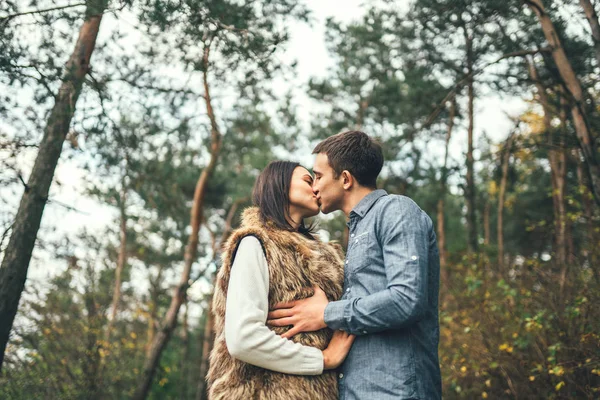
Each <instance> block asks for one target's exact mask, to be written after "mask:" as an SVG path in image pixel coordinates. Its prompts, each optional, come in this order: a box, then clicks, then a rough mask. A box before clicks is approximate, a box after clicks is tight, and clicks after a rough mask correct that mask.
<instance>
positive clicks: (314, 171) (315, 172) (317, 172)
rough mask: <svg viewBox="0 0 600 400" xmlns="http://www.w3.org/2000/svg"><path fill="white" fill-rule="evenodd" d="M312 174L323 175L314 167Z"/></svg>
mask: <svg viewBox="0 0 600 400" xmlns="http://www.w3.org/2000/svg"><path fill="white" fill-rule="evenodd" d="M313 174H315V175H317V174H319V175H323V174H322V173H320V172H319V171H317V170H315V169H314V168H313Z"/></svg>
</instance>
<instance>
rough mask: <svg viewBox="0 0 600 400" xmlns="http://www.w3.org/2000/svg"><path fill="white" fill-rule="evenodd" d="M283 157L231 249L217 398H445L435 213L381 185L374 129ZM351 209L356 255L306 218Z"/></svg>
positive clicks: (262, 178) (211, 382) (220, 324)
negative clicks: (305, 160)
mask: <svg viewBox="0 0 600 400" xmlns="http://www.w3.org/2000/svg"><path fill="white" fill-rule="evenodd" d="M313 154H315V161H314V165H313V168H312V174H311V173H310V172H309V171H308V170H307V169H306V168H304V167H302V166H301V165H299V164H298V163H294V162H289V161H274V162H271V163H270V164H269V165H268V166H267V167H266V168H265V169H264V170H263V171H262V172H261V174H260V175H259V176H258V178H257V180H256V183H255V185H254V190H253V194H252V200H253V204H254V206H253V207H250V208H247V209H246V210H245V211H244V213H243V216H242V223H241V226H240V228H239V229H237V230H235V231H234V232H233V234H232V235H231V236H230V238H229V239H228V241H227V243H226V244H225V246H224V249H223V256H222V265H221V267H220V269H219V271H218V274H217V280H216V285H215V291H214V296H213V303H212V312H213V315H214V324H215V334H216V336H215V342H214V346H213V350H212V352H211V354H210V368H209V372H208V375H207V380H208V390H209V392H208V393H209V399H212V400H232V399H268V400H270V399H273V400H275V399H277V400H300V399H302V400H304V399H326V400H337V399H344V400H354V399H367V400H386V399H427V400H435V399H441V376H440V367H439V361H438V343H439V323H438V293H439V275H440V266H439V253H438V247H437V241H436V237H435V231H434V228H433V224H432V221H431V219H430V218H429V216H428V215H427V214H426V213H425V212H424V211H423V210H421V209H420V208H419V206H417V204H416V203H415V202H414V201H412V200H411V199H409V198H408V197H405V196H400V195H394V194H388V193H387V192H386V191H385V190H382V189H377V186H376V181H377V176H378V175H379V173H380V172H381V169H382V166H383V152H382V148H381V145H380V144H379V143H378V142H377V141H376V140H374V139H373V138H371V137H369V136H368V135H367V134H365V133H364V132H358V131H349V132H343V133H339V134H337V135H334V136H331V137H329V138H327V139H325V140H324V141H322V142H321V143H319V144H318V145H317V146H316V147H315V149H314V150H313ZM336 210H342V211H343V212H344V214H345V215H346V217H347V221H348V222H347V225H348V229H349V234H348V247H347V250H346V253H345V255H344V254H343V252H342V249H341V247H340V246H339V245H338V244H333V243H325V242H323V241H321V240H320V239H319V237H318V236H317V235H316V234H315V232H314V228H313V227H312V226H307V225H306V224H305V222H304V219H305V218H309V217H314V216H316V215H317V214H318V213H319V211H321V212H323V213H324V214H328V213H330V212H333V211H336Z"/></svg>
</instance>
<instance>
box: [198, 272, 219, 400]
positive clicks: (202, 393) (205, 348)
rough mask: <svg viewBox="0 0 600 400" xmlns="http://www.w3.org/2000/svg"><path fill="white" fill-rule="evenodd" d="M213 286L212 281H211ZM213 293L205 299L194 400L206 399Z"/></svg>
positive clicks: (212, 338)
mask: <svg viewBox="0 0 600 400" xmlns="http://www.w3.org/2000/svg"><path fill="white" fill-rule="evenodd" d="M213 287H214V281H213ZM212 298H213V293H212V292H211V293H210V295H209V296H208V299H207V304H208V306H207V308H206V311H205V312H206V319H205V322H204V333H203V335H202V360H201V362H200V379H199V380H198V389H197V391H196V400H206V399H208V393H207V391H206V375H207V374H208V367H209V363H210V352H211V351H212V347H213V344H214V339H215V338H214V321H213V318H214V317H213V313H212V310H211V304H212Z"/></svg>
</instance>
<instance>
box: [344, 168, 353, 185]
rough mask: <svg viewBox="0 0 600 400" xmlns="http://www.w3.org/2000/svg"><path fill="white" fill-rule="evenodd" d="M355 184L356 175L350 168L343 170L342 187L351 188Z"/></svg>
mask: <svg viewBox="0 0 600 400" xmlns="http://www.w3.org/2000/svg"><path fill="white" fill-rule="evenodd" d="M353 185H354V177H353V176H352V174H351V173H350V172H348V170H343V171H342V187H343V188H344V189H345V190H350V189H351V188H352V186H353Z"/></svg>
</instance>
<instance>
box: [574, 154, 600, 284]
mask: <svg viewBox="0 0 600 400" xmlns="http://www.w3.org/2000/svg"><path fill="white" fill-rule="evenodd" d="M574 157H575V160H576V163H577V182H578V184H579V190H578V192H579V194H580V195H581V203H582V205H583V214H584V215H585V221H586V225H587V227H586V242H587V243H585V244H584V245H583V246H582V247H583V256H584V257H585V258H586V260H587V262H588V264H589V266H590V268H592V272H593V273H594V276H595V277H596V280H597V282H599V283H600V275H599V273H598V271H599V270H598V263H599V261H600V259H599V257H598V256H599V255H600V253H599V252H598V249H600V243H599V241H598V240H597V239H596V237H597V234H596V232H595V225H594V206H593V203H592V194H591V193H590V191H589V189H588V185H587V182H586V179H587V176H586V174H585V172H584V170H585V166H584V165H583V161H582V155H581V154H580V150H578V151H576V152H575V154H574Z"/></svg>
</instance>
